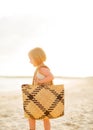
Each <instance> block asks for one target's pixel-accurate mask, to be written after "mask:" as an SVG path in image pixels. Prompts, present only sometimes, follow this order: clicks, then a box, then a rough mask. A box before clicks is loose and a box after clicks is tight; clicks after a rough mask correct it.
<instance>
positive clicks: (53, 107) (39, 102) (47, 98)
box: [22, 84, 64, 120]
mask: <svg viewBox="0 0 93 130" xmlns="http://www.w3.org/2000/svg"><path fill="white" fill-rule="evenodd" d="M22 96H23V108H24V115H25V117H26V118H32V119H37V120H39V119H44V118H45V117H48V118H49V119H53V118H58V117H60V116H63V115H64V85H63V84H61V85H53V84H52V85H48V84H42V85H30V84H23V85H22Z"/></svg>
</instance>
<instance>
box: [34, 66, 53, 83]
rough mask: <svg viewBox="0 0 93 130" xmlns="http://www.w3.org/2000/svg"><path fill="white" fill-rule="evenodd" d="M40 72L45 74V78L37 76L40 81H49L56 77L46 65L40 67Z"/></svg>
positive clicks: (37, 80)
mask: <svg viewBox="0 0 93 130" xmlns="http://www.w3.org/2000/svg"><path fill="white" fill-rule="evenodd" d="M39 73H40V74H42V75H44V78H43V79H39V78H37V79H36V82H38V83H47V82H50V81H52V80H53V79H54V76H53V75H52V73H51V72H50V70H49V69H48V68H45V67H42V68H40V69H39Z"/></svg>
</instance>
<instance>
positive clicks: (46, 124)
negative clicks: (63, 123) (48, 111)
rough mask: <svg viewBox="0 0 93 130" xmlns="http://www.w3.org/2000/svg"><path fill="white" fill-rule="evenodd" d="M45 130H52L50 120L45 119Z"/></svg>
mask: <svg viewBox="0 0 93 130" xmlns="http://www.w3.org/2000/svg"><path fill="white" fill-rule="evenodd" d="M43 122H44V128H45V130H50V120H49V119H48V118H45V119H43Z"/></svg>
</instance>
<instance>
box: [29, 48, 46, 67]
mask: <svg viewBox="0 0 93 130" xmlns="http://www.w3.org/2000/svg"><path fill="white" fill-rule="evenodd" d="M28 55H29V57H32V58H33V60H34V61H35V63H36V65H40V64H42V63H43V62H44V61H46V54H45V52H44V50H43V49H42V48H39V47H36V48H33V49H32V50H30V51H29V53H28Z"/></svg>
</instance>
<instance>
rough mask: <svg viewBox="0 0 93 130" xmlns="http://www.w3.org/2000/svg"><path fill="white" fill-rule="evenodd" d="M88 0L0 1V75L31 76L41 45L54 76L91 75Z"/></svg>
mask: <svg viewBox="0 0 93 130" xmlns="http://www.w3.org/2000/svg"><path fill="white" fill-rule="evenodd" d="M92 44H93V6H92V0H90V1H88V0H84V1H83V0H78V1H74V0H71V1H68V0H65V1H61V0H58V1H56V0H47V1H44V0H39V1H38V0H34V1H32V0H16V1H13V0H8V1H6V0H3V1H0V76H32V75H33V72H34V69H35V68H34V67H33V66H32V65H31V64H30V63H29V59H28V51H29V50H30V49H32V48H33V47H37V46H38V47H42V48H43V49H44V50H45V52H46V55H47V61H46V64H47V65H48V66H49V67H50V68H51V70H52V72H53V74H54V75H55V76H63V77H64V76H69V77H86V76H93V60H92V57H93V49H92Z"/></svg>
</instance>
